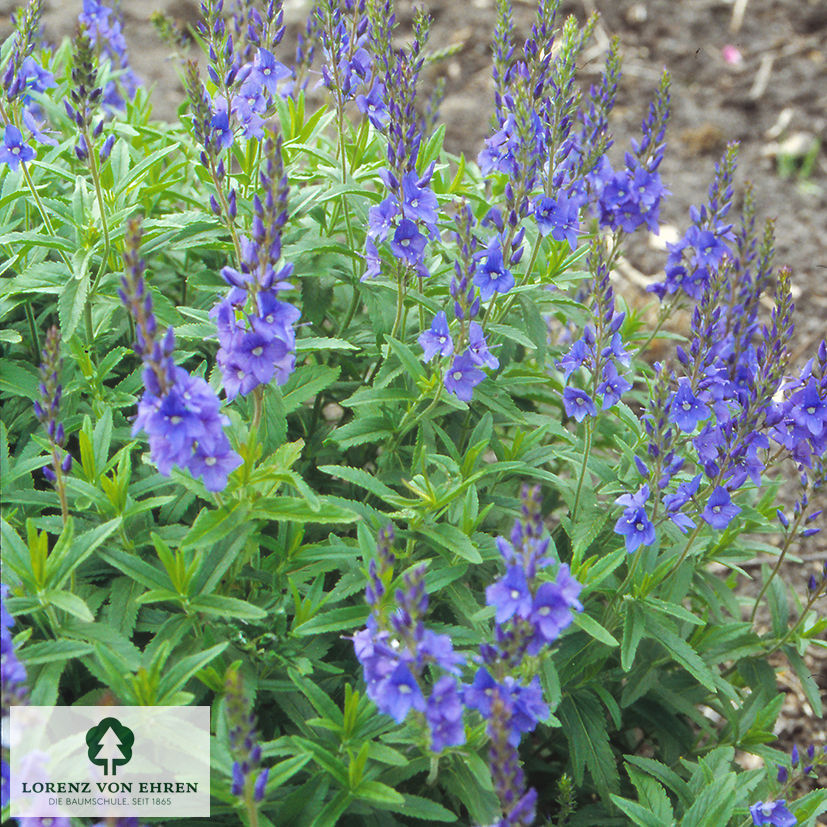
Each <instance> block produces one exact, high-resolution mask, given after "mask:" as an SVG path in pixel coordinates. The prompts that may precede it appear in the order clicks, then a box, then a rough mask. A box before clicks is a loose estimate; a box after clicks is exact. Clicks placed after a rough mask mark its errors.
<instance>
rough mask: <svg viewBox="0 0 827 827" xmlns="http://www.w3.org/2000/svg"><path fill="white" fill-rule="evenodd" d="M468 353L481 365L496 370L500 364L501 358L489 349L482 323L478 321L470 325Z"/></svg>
mask: <svg viewBox="0 0 827 827" xmlns="http://www.w3.org/2000/svg"><path fill="white" fill-rule="evenodd" d="M468 353H470V354H471V358H472V359H473V360H474V362H476V364H478V365H480V367H487V368H491V369H492V370H496V369H497V368H498V367H499V366H500V360H499V359H497V357H496V356H494V354H493V353H492V352H491V351H490V350H489V349H488V344H487V342H486V339H485V333H484V332H483V329H482V325H480V324H478V323H477V322H471V323H470V324H469V325H468Z"/></svg>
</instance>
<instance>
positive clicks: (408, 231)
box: [391, 218, 426, 264]
mask: <svg viewBox="0 0 827 827" xmlns="http://www.w3.org/2000/svg"><path fill="white" fill-rule="evenodd" d="M425 244H426V239H425V236H424V235H422V233H420V232H419V229H418V227H417V226H416V224H415V222H413V221H411V219H410V218H403V219H402V220H401V221H400V222H399V226H398V227H397V228H396V232H395V233H394V234H393V240H392V241H391V250H392V251H393V254H394V255H395V256H396V257H397V258H398V259H401V260H402V261H405V262H406V263H408V264H417V263H419V262H420V261H421V260H422V253H423V252H424V251H425Z"/></svg>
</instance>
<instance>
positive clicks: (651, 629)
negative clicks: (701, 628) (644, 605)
mask: <svg viewBox="0 0 827 827" xmlns="http://www.w3.org/2000/svg"><path fill="white" fill-rule="evenodd" d="M646 629H647V631H648V633H649V637H651V638H652V640H656V641H657V642H658V643H660V645H661V646H662V647H663V648H664V649H665V650H666V652H667V654H668V655H669V656H670V657H671V658H672V660H674V661H675V662H676V663H679V664H680V665H681V666H682V667H683V668H684V669H686V671H687V672H689V674H690V675H692V676H693V677H694V678H695V680H697V681H698V683H700V684H703V686H705V687H706V688H707V689H708V690H709V691H710V692H714V691H715V674H714V673H713V672H712V670H711V669H710V668H709V667H708V666H707V665H706V664H705V663H704V662H703V660H702V659H701V657H700V656H699V655H698V653H697V652H696V651H695V650H694V649H693V648H692V647H691V646H690V645H689V644H688V643H687V642H686V641H685V640H684V639H683V638H680V637H678V636H677V635H676V634H675V633H674V632H673V631H671V629H669V628H668V627H667V625H666V624H665V623H659V622H658V621H656V620H655V619H654V618H653V616H652V615H646Z"/></svg>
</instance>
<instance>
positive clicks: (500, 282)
mask: <svg viewBox="0 0 827 827" xmlns="http://www.w3.org/2000/svg"><path fill="white" fill-rule="evenodd" d="M484 256H485V258H484V259H483V262H482V264H480V265H479V266H478V267H477V269H476V270H475V272H474V284H476V285H477V287H479V290H480V298H481V299H482V300H483V301H488V299H490V298H491V297H492V296H493V295H494V293H507V292H508V291H509V290H510V289H511V288H512V287H513V286H514V276H512V275H511V271H510V270H508V269H507V268H506V266H505V262H504V261H503V250H502V245H501V243H500V237H499V236H494V237H493V238H492V239H491V241H490V242H489V243H488V247H486V249H485V253H484Z"/></svg>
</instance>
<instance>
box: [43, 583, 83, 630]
mask: <svg viewBox="0 0 827 827" xmlns="http://www.w3.org/2000/svg"><path fill="white" fill-rule="evenodd" d="M41 598H42V599H43V600H44V601H46V602H48V603H51V605H52V606H55V607H56V608H58V609H62V610H63V611H64V612H68V613H69V614H71V615H74V616H75V617H77V618H79V619H80V620H85V621H86V622H87V623H91V622H92V621H93V620H94V619H95V616H94V615H93V614H92V612H90V611H89V607H88V606H87V605H86V603H84V602H83V600H81V599H80V598H79V597H78V596H77V595H76V594H72V593H71V592H64V591H60V590H58V589H46V591H44V592H42V594H41Z"/></svg>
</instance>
